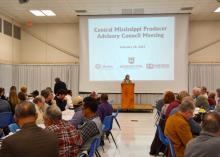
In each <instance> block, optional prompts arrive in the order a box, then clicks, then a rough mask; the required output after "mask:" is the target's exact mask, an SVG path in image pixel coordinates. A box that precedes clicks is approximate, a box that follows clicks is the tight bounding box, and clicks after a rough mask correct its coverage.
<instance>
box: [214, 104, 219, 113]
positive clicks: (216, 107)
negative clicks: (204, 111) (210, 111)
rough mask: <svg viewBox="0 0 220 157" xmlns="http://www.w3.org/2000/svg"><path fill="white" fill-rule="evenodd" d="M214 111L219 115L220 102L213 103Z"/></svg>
mask: <svg viewBox="0 0 220 157" xmlns="http://www.w3.org/2000/svg"><path fill="white" fill-rule="evenodd" d="M215 112H217V113H218V114H219V115H220V103H218V104H217V105H215Z"/></svg>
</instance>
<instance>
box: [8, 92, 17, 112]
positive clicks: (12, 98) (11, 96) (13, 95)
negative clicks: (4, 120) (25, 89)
mask: <svg viewBox="0 0 220 157" xmlns="http://www.w3.org/2000/svg"><path fill="white" fill-rule="evenodd" d="M8 102H9V104H10V106H11V111H12V113H13V115H14V113H15V106H16V105H17V104H18V103H19V99H18V96H17V93H16V91H15V90H11V91H10V93H9V97H8Z"/></svg>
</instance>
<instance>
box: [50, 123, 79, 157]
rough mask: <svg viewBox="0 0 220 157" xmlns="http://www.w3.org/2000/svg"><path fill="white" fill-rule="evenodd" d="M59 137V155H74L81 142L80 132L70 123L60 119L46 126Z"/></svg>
mask: <svg viewBox="0 0 220 157" xmlns="http://www.w3.org/2000/svg"><path fill="white" fill-rule="evenodd" d="M46 130H48V131H49V132H54V133H56V135H57V137H58V139H59V157H76V156H77V154H78V153H79V150H80V147H81V145H82V143H83V140H82V137H81V135H80V133H79V132H78V131H77V130H76V128H75V127H74V126H73V125H71V124H70V123H68V122H66V121H64V120H60V121H58V122H57V123H55V124H52V125H51V126H49V127H47V128H46Z"/></svg>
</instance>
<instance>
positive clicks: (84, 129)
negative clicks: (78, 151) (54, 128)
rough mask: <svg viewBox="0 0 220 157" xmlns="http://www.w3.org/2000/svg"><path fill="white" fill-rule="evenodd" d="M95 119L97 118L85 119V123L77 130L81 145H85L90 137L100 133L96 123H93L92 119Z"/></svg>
mask: <svg viewBox="0 0 220 157" xmlns="http://www.w3.org/2000/svg"><path fill="white" fill-rule="evenodd" d="M96 117H97V116H94V117H91V118H90V119H87V120H86V121H85V123H84V124H83V125H82V126H81V127H80V128H79V131H80V133H81V135H82V138H83V143H86V142H87V141H88V140H89V139H90V138H91V137H94V136H96V135H98V134H100V131H99V129H98V127H97V125H96V123H95V122H94V121H93V119H94V118H96Z"/></svg>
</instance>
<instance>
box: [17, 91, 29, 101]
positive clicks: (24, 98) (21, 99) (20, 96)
mask: <svg viewBox="0 0 220 157" xmlns="http://www.w3.org/2000/svg"><path fill="white" fill-rule="evenodd" d="M18 99H19V101H20V102H22V101H26V100H27V96H26V95H25V94H24V93H23V92H19V93H18Z"/></svg>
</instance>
